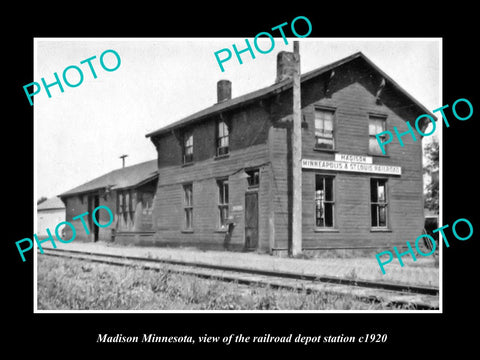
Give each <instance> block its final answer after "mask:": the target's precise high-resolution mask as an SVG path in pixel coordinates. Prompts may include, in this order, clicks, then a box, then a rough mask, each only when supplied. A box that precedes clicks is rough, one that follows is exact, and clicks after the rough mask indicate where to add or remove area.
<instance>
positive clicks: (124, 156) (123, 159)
mask: <svg viewBox="0 0 480 360" xmlns="http://www.w3.org/2000/svg"><path fill="white" fill-rule="evenodd" d="M127 156H128V155H127V154H124V155H122V156H120V159H122V168H124V167H125V158H126V157H127Z"/></svg>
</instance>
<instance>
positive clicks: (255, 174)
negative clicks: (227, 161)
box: [245, 169, 260, 188]
mask: <svg viewBox="0 0 480 360" xmlns="http://www.w3.org/2000/svg"><path fill="white" fill-rule="evenodd" d="M245 172H246V173H247V175H248V178H247V181H248V187H249V188H256V187H258V186H259V185H260V172H259V170H258V169H255V170H250V171H245Z"/></svg>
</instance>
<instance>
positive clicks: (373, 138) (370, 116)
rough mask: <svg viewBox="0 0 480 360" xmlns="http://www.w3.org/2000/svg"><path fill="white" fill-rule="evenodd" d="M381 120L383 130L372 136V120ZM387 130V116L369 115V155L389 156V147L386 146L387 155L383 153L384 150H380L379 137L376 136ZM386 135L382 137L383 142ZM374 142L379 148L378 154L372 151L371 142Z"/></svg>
mask: <svg viewBox="0 0 480 360" xmlns="http://www.w3.org/2000/svg"><path fill="white" fill-rule="evenodd" d="M373 119H376V120H381V121H382V125H383V126H382V130H381V131H377V132H376V133H375V134H370V120H373ZM386 130H387V115H385V114H376V113H368V152H367V154H368V155H372V156H387V155H388V145H384V149H385V154H384V153H383V152H382V149H380V146H379V145H378V141H377V137H376V135H377V134H379V133H380V132H383V131H386ZM385 137H386V135H383V136H381V138H382V141H384V140H385ZM371 140H374V142H375V144H376V145H377V148H378V153H376V152H373V151H372V150H371V149H370V141H371Z"/></svg>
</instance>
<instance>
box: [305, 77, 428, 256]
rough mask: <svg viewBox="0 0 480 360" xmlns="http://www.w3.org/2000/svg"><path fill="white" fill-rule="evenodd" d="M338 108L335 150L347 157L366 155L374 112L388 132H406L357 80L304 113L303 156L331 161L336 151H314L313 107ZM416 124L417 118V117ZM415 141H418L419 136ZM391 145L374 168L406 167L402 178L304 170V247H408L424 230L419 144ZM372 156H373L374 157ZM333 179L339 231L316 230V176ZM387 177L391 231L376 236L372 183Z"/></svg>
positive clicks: (401, 121)
mask: <svg viewBox="0 0 480 360" xmlns="http://www.w3.org/2000/svg"><path fill="white" fill-rule="evenodd" d="M316 107H319V108H321V107H328V108H332V109H335V129H334V131H335V151H336V152H338V153H346V154H359V155H369V154H368V116H369V114H370V113H373V114H382V115H385V116H386V119H387V120H386V126H387V130H390V131H391V132H392V133H393V127H394V126H395V127H397V128H398V130H399V131H400V132H404V131H406V130H407V126H406V123H405V121H407V120H409V121H410V122H411V123H412V118H400V117H399V116H398V115H397V114H396V113H395V112H394V111H392V110H391V109H389V108H388V107H387V106H385V105H383V104H377V103H376V101H375V96H374V94H372V92H371V91H369V90H368V84H364V83H362V82H353V83H351V84H350V85H344V86H342V87H341V88H340V89H338V91H336V92H333V93H332V94H331V96H330V97H329V98H320V99H318V100H316V101H313V98H311V102H310V104H309V105H307V106H305V107H304V108H303V109H302V111H303V115H304V121H305V122H306V123H307V126H306V127H304V129H303V137H302V140H303V147H302V157H303V158H309V159H325V160H333V159H334V153H333V152H326V151H318V150H314V142H315V133H314V131H315V125H314V109H315V108H316ZM413 121H414V118H413ZM417 138H419V137H418V136H417ZM402 139H403V141H404V143H405V145H404V147H401V146H400V144H399V142H398V140H396V139H394V141H393V142H392V143H391V144H389V145H388V148H387V149H388V150H387V151H388V153H387V155H388V156H386V157H384V156H373V162H374V163H375V164H384V165H394V166H401V167H402V175H401V176H387V175H380V174H379V175H376V174H356V173H342V172H335V171H320V170H318V171H314V170H306V169H304V170H303V191H302V193H303V247H304V248H306V249H307V248H335V247H346V248H360V247H383V246H391V245H392V244H396V245H398V244H400V245H404V244H405V241H406V240H408V239H415V238H416V237H417V236H418V235H419V234H421V231H422V228H423V197H422V186H423V185H422V160H421V154H422V148H421V141H420V140H417V141H416V142H415V141H413V140H412V138H411V136H410V135H407V136H405V137H403V138H402ZM370 156H372V155H370ZM316 173H323V174H330V175H334V176H335V230H336V231H335V232H331V231H325V232H322V231H318V230H316V229H315V226H314V225H315V224H314V221H315V218H314V216H315V213H314V211H315V204H314V197H315V174H316ZM376 177H381V178H386V179H388V201H389V207H388V212H389V214H388V219H389V231H388V232H374V231H372V229H371V227H370V179H371V178H376Z"/></svg>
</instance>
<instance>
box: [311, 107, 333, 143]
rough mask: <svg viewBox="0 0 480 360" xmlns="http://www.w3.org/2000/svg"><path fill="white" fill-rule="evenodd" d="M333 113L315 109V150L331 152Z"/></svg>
mask: <svg viewBox="0 0 480 360" xmlns="http://www.w3.org/2000/svg"><path fill="white" fill-rule="evenodd" d="M333 120H334V111H333V110H325V109H315V149H328V150H333V146H334V142H333Z"/></svg>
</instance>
